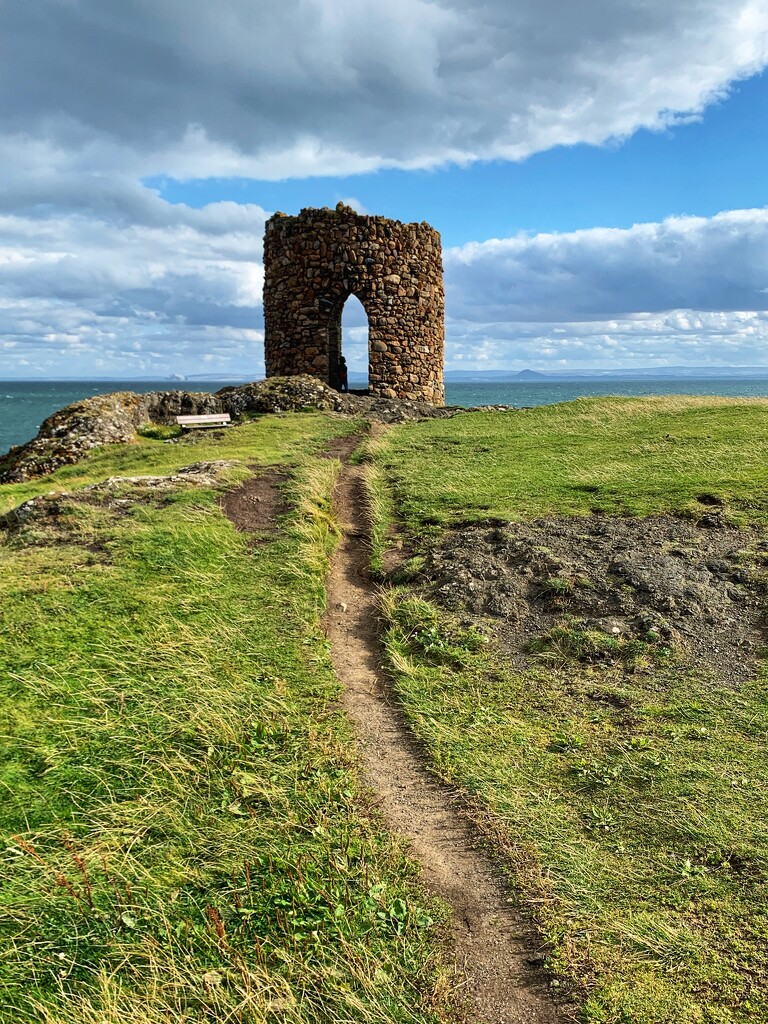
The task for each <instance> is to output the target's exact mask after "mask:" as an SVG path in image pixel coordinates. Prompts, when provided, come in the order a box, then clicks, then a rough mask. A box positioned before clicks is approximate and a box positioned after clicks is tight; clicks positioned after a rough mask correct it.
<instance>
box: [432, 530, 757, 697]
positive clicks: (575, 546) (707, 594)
mask: <svg viewBox="0 0 768 1024" xmlns="http://www.w3.org/2000/svg"><path fill="white" fill-rule="evenodd" d="M425 572H426V575H427V577H428V579H429V580H430V582H431V583H432V584H433V586H434V590H435V593H436V596H437V597H438V598H439V600H441V601H442V603H444V604H445V605H446V606H447V607H449V608H452V609H454V610H464V611H468V612H470V613H472V614H474V615H477V616H485V615H489V616H494V617H497V618H499V619H502V620H503V624H502V626H501V629H500V633H501V636H502V639H503V641H504V642H505V644H507V645H508V647H509V650H510V652H511V654H512V656H513V658H514V659H515V660H517V661H522V660H524V659H525V657H526V656H527V655H528V654H529V653H530V650H531V646H532V643H533V645H534V646H535V644H536V641H537V639H539V640H540V638H542V637H547V636H549V635H550V634H551V632H552V630H557V629H558V628H559V627H561V626H562V625H563V623H566V624H568V625H569V626H571V627H574V628H576V629H580V630H581V631H582V635H584V634H585V631H590V632H589V635H590V636H593V637H598V638H599V637H600V636H601V635H604V636H605V637H606V638H614V639H617V640H618V641H621V640H622V639H630V640H631V639H635V640H638V641H642V642H649V643H656V644H665V645H668V646H670V647H671V648H672V649H673V650H675V651H676V652H677V653H679V654H681V655H683V656H685V655H688V656H689V657H690V658H691V659H693V660H694V661H696V662H697V663H703V664H706V665H708V666H709V667H711V668H712V669H714V670H715V671H716V672H717V673H718V675H719V676H721V678H723V679H724V680H726V681H727V680H728V679H733V680H736V679H739V678H744V677H745V676H747V675H748V674H749V673H750V671H751V669H752V668H753V666H754V660H755V656H756V652H757V649H758V648H759V647H760V646H762V645H763V644H765V642H766V609H767V608H768V600H767V598H766V591H767V590H768V585H767V581H768V538H766V536H765V534H764V533H761V532H759V531H757V530H740V529H736V528H735V527H733V526H732V525H730V524H729V523H728V522H727V520H726V519H725V517H724V516H723V515H722V514H721V512H719V511H714V512H712V513H709V514H708V515H705V516H703V517H702V518H701V519H700V520H699V521H698V522H694V521H689V520H684V519H679V518H674V517H670V516H652V517H649V518H646V519H630V518H626V519H625V518H613V517H609V516H598V515H595V516H590V517H588V518H573V517H556V518H550V519H536V520H532V521H530V522H526V523H505V524H501V525H489V524H479V525H474V526H469V527H465V528H461V529H457V530H455V531H453V532H451V533H450V534H449V535H448V537H447V538H446V539H445V540H444V541H443V543H442V544H441V545H440V546H439V547H438V548H436V549H434V550H433V551H432V552H431V553H430V554H429V555H428V556H427V559H426V563H425ZM598 647H599V645H598ZM596 649H597V648H596ZM603 649H605V650H608V649H609V644H608V642H607V641H606V645H604V648H603Z"/></svg>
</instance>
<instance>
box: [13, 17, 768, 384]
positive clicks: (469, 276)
mask: <svg viewBox="0 0 768 1024" xmlns="http://www.w3.org/2000/svg"><path fill="white" fill-rule="evenodd" d="M0 39H2V41H3V44H4V53H3V60H2V62H0V96H2V99H3V103H2V104H0V165H1V166H2V167H3V180H2V184H1V185H0V366H1V367H2V370H3V371H4V372H6V373H21V372H29V373H40V374H42V373H45V374H55V373H66V374H77V373H92V372H98V373H101V372H104V373H115V374H123V373H128V374H131V373H147V372H167V371H171V370H181V371H182V372H183V371H188V372H191V371H194V370H196V369H199V368H200V367H201V366H202V367H206V368H208V367H210V368H211V369H212V370H219V371H227V370H233V371H242V372H253V373H258V372H260V371H261V369H262V367H263V364H262V362H261V351H260V348H261V346H260V342H261V339H262V318H261V285H262V270H261V265H260V250H261V238H262V234H263V225H264V219H265V216H266V215H265V211H264V210H263V209H261V208H260V207H258V206H254V205H250V206H249V205H239V204H235V203H223V202H214V203H210V204H208V205H207V206H204V207H203V208H202V209H193V208H191V207H188V206H184V205H181V204H171V203H168V202H167V201H165V200H164V199H163V198H162V196H161V195H159V194H158V193H157V192H155V191H153V190H152V189H151V188H148V187H146V186H145V185H144V184H142V181H143V180H144V179H146V178H148V177H153V176H162V175H169V176H176V177H182V178H190V177H195V178H204V177H208V176H214V175H242V176H251V177H262V178H283V177H300V176H302V175H308V174H312V175H322V174H342V173H354V172H363V171H373V170H376V169H378V168H382V167H403V168H413V167H433V166H437V165H439V164H442V163H445V162H447V161H456V162H458V163H469V162H471V161H473V160H477V159H488V158H502V159H512V160H517V159H523V158H525V157H526V156H528V155H529V154H531V153H534V152H537V151H541V150H544V149H547V148H550V147H552V146H557V145H567V144H571V143H577V142H588V143H600V142H603V141H605V140H607V139H611V138H622V137H625V136H627V135H629V134H631V133H632V132H633V131H635V130H637V129H638V128H639V127H641V126H645V127H649V128H661V127H663V126H665V125H668V124H671V123H674V122H675V121H678V120H681V119H683V120H684V119H687V118H690V117H696V116H698V114H699V113H700V112H701V111H702V110H703V109H704V107H705V106H706V105H707V104H708V103H711V102H712V101H714V100H716V99H717V98H718V97H721V96H723V95H725V93H726V92H727V90H728V87H729V85H730V83H732V82H734V81H736V80H738V79H739V78H742V77H745V76H747V75H750V74H752V73H754V72H755V71H757V70H759V69H760V68H762V67H763V66H765V65H766V63H768V8H766V6H765V3H764V0H676V2H675V3H669V2H668V0H620V2H618V3H617V2H616V0H583V2H581V3H579V4H573V3H566V2H565V0H515V3H509V2H508V0H366V2H365V3H360V2H359V0H280V2H278V0H259V2H258V3H254V2H253V0H219V2H218V3H216V4H211V3H209V2H203V0H185V3H184V4H181V3H180V2H179V0H152V2H151V3H150V2H148V0H120V2H119V3H105V2H103V0H33V2H26V3H2V2H0ZM347 202H349V203H350V204H352V205H355V204H356V203H357V201H356V200H354V199H352V198H350V199H347ZM766 251H767V250H766V214H765V212H764V211H743V212H741V213H730V214H723V215H721V216H720V217H715V218H712V219H710V220H691V219H683V220H674V221H666V222H664V223H663V224H654V225H640V226H638V227H636V228H633V229H631V230H630V231H626V232H614V231H601V230H599V229H595V230H594V231H589V232H577V233H574V234H569V235H539V236H535V237H532V238H515V239H502V240H495V241H489V242H482V243H471V244H468V245H467V246H464V247H462V248H460V249H457V250H452V251H451V252H449V253H448V254H447V255H446V270H447V285H448V311H449V340H450V344H449V360H455V361H456V362H457V363H461V362H462V360H466V359H470V358H472V359H476V361H477V362H478V363H479V364H481V365H482V364H486V365H487V363H488V360H493V359H496V360H497V361H498V360H501V359H506V360H513V361H519V360H523V361H524V362H535V360H534V358H533V357H534V355H535V354H536V353H538V354H539V356H540V358H539V362H541V359H542V358H543V359H550V358H551V359H564V360H571V361H572V362H574V361H575V362H578V361H579V360H581V359H582V357H583V358H585V359H586V358H587V354H588V353H589V351H590V346H593V347H592V349H591V351H592V352H593V354H594V355H593V357H592V361H593V362H594V361H601V360H607V359H609V357H610V356H611V355H612V354H614V355H615V358H616V359H617V360H620V359H622V358H623V359H624V360H625V361H626V362H627V363H628V364H629V363H631V362H633V361H635V360H636V359H638V360H639V359H644V358H646V357H647V354H648V353H649V352H650V351H651V349H652V348H653V346H656V348H655V349H653V351H657V349H658V350H660V348H659V347H660V346H661V345H662V344H666V342H665V341H664V339H667V341H669V339H676V340H675V342H674V344H678V342H679V344H680V345H682V346H684V347H685V346H687V348H686V349H685V350H686V351H689V352H690V353H693V354H695V355H696V356H697V358H698V354H697V351H696V350H695V349H694V348H693V347H692V346H694V345H695V344H696V343H697V342H695V339H699V340H700V342H701V344H702V345H704V344H705V341H706V339H707V338H715V339H718V338H721V337H722V339H723V340H722V347H721V348H719V349H717V350H716V349H714V348H712V349H711V350H710V352H712V353H714V352H715V351H717V352H725V351H730V358H731V359H732V360H733V361H737V362H738V361H744V360H743V356H744V354H745V353H751V352H753V351H754V350H755V349H754V346H755V345H756V344H757V342H756V341H755V339H758V338H759V339H763V338H764V337H765V325H764V321H763V318H762V316H761V314H760V312H759V311H760V310H762V309H763V308H765V307H766V306H767V305H768V293H767V292H766V288H768V281H766V279H765V268H766ZM686 308H688V309H695V310H698V311H700V312H699V313H697V314H687V313H676V314H671V313H669V312H668V311H669V310H675V309H686ZM707 311H710V312H711V315H712V316H713V317H714V316H716V311H720V312H721V313H722V315H723V316H724V317H725V320H724V321H723V322H722V324H721V325H720V327H722V334H720V333H718V332H719V331H720V327H719V326H718V322H717V321H716V319H711V318H710V319H707V318H706V315H705V314H707ZM734 311H746V314H745V315H747V319H746V320H744V321H742V320H739V319H738V317H737V318H736V319H734V317H733V314H734ZM739 315H741V314H739ZM750 316H751V319H750ZM349 317H350V319H349V321H348V328H349V330H348V334H349V342H350V353H351V355H352V356H353V358H352V359H351V365H353V367H354V366H356V365H357V366H361V365H362V364H363V362H364V352H365V344H364V342H365V324H364V323H362V322H360V320H361V318H360V312H359V310H358V311H357V313H354V312H350V314H349ZM644 317H645V318H646V319H644ZM648 317H650V319H647V318H648ZM697 317H698V318H699V319H697ZM702 317H703V319H701V318H702ZM660 318H661V319H660ZM676 318H677V319H676ZM684 321H685V323H687V324H688V326H685V323H684ZM590 324H591V325H592V326H590ZM727 331H730V332H731V334H729V335H728V337H730V338H734V339H736V340H735V341H734V342H733V344H734V345H735V346H736V347H735V348H732V349H730V350H727V344H730V342H727V339H726V333H727ZM750 332H752V333H751V334H750ZM761 343H762V341H761V342H760V344H761ZM669 344H670V345H671V344H672V342H669ZM717 344H720V342H719V341H718V342H717ZM526 346H528V347H526ZM750 346H752V348H750ZM676 351H677V350H676ZM681 351H682V349H681ZM473 353H474V355H473ZM713 358H721V356H713ZM722 358H727V357H722ZM748 358H749V359H750V360H751V359H752V356H751V355H750V356H749V357H748ZM759 361H761V360H759Z"/></svg>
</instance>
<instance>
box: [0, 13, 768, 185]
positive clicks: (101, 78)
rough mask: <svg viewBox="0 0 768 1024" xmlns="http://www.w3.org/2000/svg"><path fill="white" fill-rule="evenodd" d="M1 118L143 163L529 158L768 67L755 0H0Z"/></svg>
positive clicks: (313, 165)
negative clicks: (0, 51)
mask: <svg viewBox="0 0 768 1024" xmlns="http://www.w3.org/2000/svg"><path fill="white" fill-rule="evenodd" d="M0 32H2V38H3V39H4V41H5V42H6V48H5V53H4V57H3V61H2V64H0V92H1V93H2V95H3V96H4V97H5V98H6V102H5V103H4V104H3V106H2V113H1V114H0V131H2V132H3V133H4V134H6V135H8V136H13V135H15V136H17V138H23V137H32V138H35V139H44V140H46V141H47V143H48V144H49V145H50V146H51V149H52V151H53V152H61V151H64V152H66V153H67V154H69V157H68V161H69V162H70V163H72V164H77V163H78V162H80V164H81V166H82V167H84V168H85V167H87V168H93V167H94V166H104V165H107V164H108V165H110V166H111V167H113V168H114V167H117V166H119V164H118V163H117V160H116V157H117V155H119V157H120V159H121V160H122V161H123V163H122V166H123V167H124V168H126V169H129V170H131V171H136V172H139V173H142V174H145V175H149V174H160V173H170V174H175V175H177V176H196V177H204V176H207V175H214V174H216V175H221V174H242V175H250V176H253V177H283V176H300V175H302V174H308V173H313V174H317V173H337V174H340V173H351V172H355V171H362V170H372V169H374V168H376V167H380V166H401V167H416V166H418V167H424V166H434V165H435V164H438V163H441V162H444V161H446V160H456V161H460V162H461V161H471V160H475V159H478V158H492V157H502V158H505V159H521V158H523V157H525V156H527V155H529V154H531V153H533V152H536V151H539V150H543V149H547V148H550V147H552V146H555V145H563V144H566V145H567V144H571V143H575V142H591V143H595V142H601V141H604V140H605V139H608V138H611V137H623V136H626V135H628V134H630V133H631V132H633V131H635V130H636V129H637V128H638V127H640V126H645V127H650V128H658V127H661V126H663V125H666V124H669V123H670V122H673V121H675V120H676V119H679V118H680V117H689V116H692V115H693V116H695V115H696V114H698V113H699V112H700V111H701V110H702V109H703V108H704V106H705V105H706V104H707V103H709V102H711V101H712V99H713V98H715V97H717V96H718V95H721V94H722V93H723V91H724V90H726V89H727V87H728V85H729V83H730V82H732V81H734V80H735V79H738V78H740V77H744V76H746V75H749V74H752V73H754V72H755V71H757V70H759V69H760V68H761V67H763V66H764V65H765V64H766V62H768V9H766V6H765V4H764V3H763V2H762V0H676V2H675V3H669V2H668V0H623V2H620V3H616V2H615V0H583V2H581V3H578V4H573V3H570V4H569V3H564V2H563V0H516V2H515V3H512V4H511V3H509V2H508V0H367V2H366V3H364V4H363V3H360V2H359V0H260V2H259V3H253V0H220V2H218V3H216V4H211V3H209V2H206V0H186V2H185V3H184V4H180V3H179V2H178V0H153V2H152V3H147V2H145V0H122V2H121V3H117V4H116V3H106V4H105V3H104V2H103V0H68V2H66V3H64V2H62V0H35V2H34V3H8V4H3V5H1V6H0Z"/></svg>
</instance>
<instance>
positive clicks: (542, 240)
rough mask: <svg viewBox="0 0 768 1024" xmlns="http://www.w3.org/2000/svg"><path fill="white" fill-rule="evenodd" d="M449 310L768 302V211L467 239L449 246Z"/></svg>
mask: <svg viewBox="0 0 768 1024" xmlns="http://www.w3.org/2000/svg"><path fill="white" fill-rule="evenodd" d="M445 265H446V286H447V289H448V293H449V295H450V303H451V311H452V313H453V315H454V316H456V317H457V318H461V319H464V320H481V321H483V322H488V321H489V320H490V321H494V320H504V321H537V320H542V321H553V320H582V319H584V320H589V319H599V318H611V317H617V316H622V315H626V314H631V313H655V312H660V311H664V310H669V309H682V308H687V309H696V310H703V311H706V310H762V309H766V308H768V209H758V210H734V211H729V212H726V213H721V214H718V215H717V216H715V217H711V218H704V217H673V218H670V219H668V220H665V221H663V222H661V223H658V224H638V225H635V226H634V227H632V228H629V229H627V230H620V229H608V228H592V229H590V230H585V231H574V232H570V233H567V234H566V233H563V234H539V235H535V236H533V237H528V236H521V237H518V238H505V239H491V240H490V241H487V242H470V243H468V244H467V245H464V246H461V247H457V248H454V249H451V250H449V251H448V252H447V253H446V259H445Z"/></svg>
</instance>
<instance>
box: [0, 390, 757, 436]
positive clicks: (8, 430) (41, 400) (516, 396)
mask: <svg viewBox="0 0 768 1024" xmlns="http://www.w3.org/2000/svg"><path fill="white" fill-rule="evenodd" d="M226 383H227V382H225V381H205V382H203V381H194V382H189V383H179V384H177V383H175V382H169V381H168V380H155V381H152V380H147V381H124V380H122V381H120V380H115V381H73V380H68V381H18V380H17V381H0V454H1V453H3V452H5V451H7V450H8V448H10V447H11V445H14V444H22V443H23V442H24V441H28V440H29V439H30V438H32V437H34V436H35V434H36V433H37V431H38V429H39V427H40V424H41V423H42V422H43V420H44V419H45V418H46V416H50V415H51V413H52V412H56V410H57V409H61V408H62V407H63V406H65V405H68V404H69V403H70V402H76V401H78V399H81V398H88V397H90V396H91V395H104V394H108V393H109V392H110V391H138V392H145V391H170V390H172V389H174V388H187V389H188V390H191V391H218V390H219V388H221V387H224V385H225V384H226ZM353 386H354V385H353ZM585 395H725V396H730V397H732V398H740V397H757V396H768V377H766V378H764V379H760V378H744V379H741V380H734V379H733V378H727V379H726V378H724V379H716V378H709V379H706V380H694V379H691V380H687V379H684V378H678V379H677V380H620V379H618V378H613V379H612V380H605V381H594V380H581V381H554V382H553V381H511V382H509V383H479V384H465V383H461V384H451V383H449V384H447V385H446V401H447V403H448V405H465V406H472V405H516V406H532V405H554V404H555V403H556V402H569V401H571V400H572V399H574V398H580V397H582V396H585Z"/></svg>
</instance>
